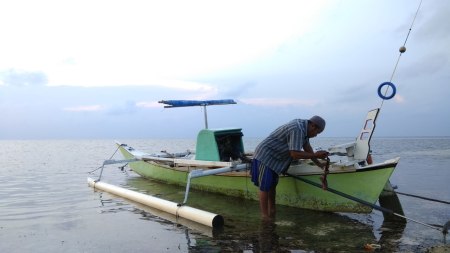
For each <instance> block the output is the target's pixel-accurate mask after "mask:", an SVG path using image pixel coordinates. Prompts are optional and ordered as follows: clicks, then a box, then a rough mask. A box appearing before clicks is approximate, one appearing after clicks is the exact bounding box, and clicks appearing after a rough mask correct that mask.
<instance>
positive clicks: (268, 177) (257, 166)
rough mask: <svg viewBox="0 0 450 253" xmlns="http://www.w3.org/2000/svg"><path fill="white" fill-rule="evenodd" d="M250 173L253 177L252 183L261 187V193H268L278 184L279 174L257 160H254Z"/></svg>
mask: <svg viewBox="0 0 450 253" xmlns="http://www.w3.org/2000/svg"><path fill="white" fill-rule="evenodd" d="M250 173H251V175H252V182H253V183H254V184H255V185H256V186H259V190H260V191H263V192H268V191H269V190H270V189H271V188H272V187H276V186H277V184H278V174H277V173H276V172H275V171H273V170H272V169H271V168H269V167H266V166H264V164H262V163H261V162H260V161H258V160H256V159H253V160H252V168H251V170H250Z"/></svg>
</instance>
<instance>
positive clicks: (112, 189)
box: [87, 177, 224, 227]
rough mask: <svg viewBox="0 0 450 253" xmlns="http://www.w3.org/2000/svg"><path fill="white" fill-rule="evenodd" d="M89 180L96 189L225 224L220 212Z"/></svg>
mask: <svg viewBox="0 0 450 253" xmlns="http://www.w3.org/2000/svg"><path fill="white" fill-rule="evenodd" d="M87 181H88V185H89V186H91V187H92V188H94V189H100V190H103V191H106V192H109V193H112V194H114V195H117V196H120V197H123V198H126V199H130V200H132V201H136V202H138V203H141V204H143V205H146V206H149V207H153V208H155V209H158V210H161V211H164V212H167V213H170V214H173V215H175V216H177V217H182V218H184V219H188V220H192V221H195V222H197V223H200V224H203V225H205V226H209V227H221V226H223V224H224V220H223V217H222V216H221V215H218V214H214V213H210V212H207V211H203V210H200V209H196V208H193V207H189V206H178V204H177V203H175V202H171V201H168V200H164V199H160V198H156V197H153V196H149V195H146V194H143V193H139V192H135V191H132V190H128V189H124V188H121V187H118V186H115V185H111V184H107V183H103V182H95V181H94V180H93V179H92V178H89V177H88V179H87Z"/></svg>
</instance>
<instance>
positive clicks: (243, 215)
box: [126, 177, 405, 252]
mask: <svg viewBox="0 0 450 253" xmlns="http://www.w3.org/2000/svg"><path fill="white" fill-rule="evenodd" d="M126 184H127V186H128V187H129V188H132V189H134V190H137V191H140V192H144V193H146V194H149V195H153V196H155V195H158V196H159V197H161V198H164V199H168V200H171V201H175V202H176V201H180V200H182V199H183V197H184V188H182V187H178V186H172V185H166V184H161V183H158V182H154V181H148V180H145V179H142V178H139V177H136V178H129V179H128V180H127V182H126ZM190 196H191V198H190V201H189V203H188V205H189V206H192V207H195V208H199V209H202V210H207V211H209V212H213V213H218V214H221V215H222V216H223V217H224V218H225V226H224V227H223V228H222V229H221V230H217V229H212V228H206V227H204V226H200V227H199V225H198V224H195V223H194V222H190V221H186V220H184V221H183V220H180V219H177V218H175V217H173V216H171V215H168V214H165V213H163V212H160V211H158V210H149V209H148V208H147V207H143V206H140V205H138V208H139V209H141V210H146V211H147V210H148V211H149V212H151V213H152V214H153V215H156V216H159V217H163V218H164V219H165V220H168V221H171V222H173V223H175V224H178V225H179V229H186V231H185V233H186V244H187V245H188V248H189V251H190V252H219V251H220V252H237V251H239V252H310V251H314V252H360V251H363V250H364V245H365V244H368V243H377V244H380V245H382V247H383V248H384V249H386V250H389V251H391V250H392V251H395V250H396V249H398V244H399V239H400V238H401V237H402V233H403V230H404V228H405V223H404V222H398V221H396V220H393V221H390V220H386V221H385V222H384V223H383V224H382V225H381V227H380V228H379V230H380V231H381V232H380V234H381V236H379V235H378V237H380V238H379V239H377V235H376V233H374V231H376V228H374V225H373V222H372V223H371V222H365V221H364V219H362V220H361V219H360V220H358V219H353V218H351V217H348V216H346V215H341V214H336V213H326V212H317V211H310V210H302V209H298V208H291V207H284V206H279V207H278V211H277V218H276V219H275V220H274V221H271V222H269V221H262V220H261V218H260V212H259V205H258V202H257V201H250V200H244V199H240V198H234V197H229V196H222V195H218V194H212V193H205V192H199V191H195V190H193V191H192V192H191V193H190ZM147 216H148V215H147ZM359 216H362V217H364V216H366V217H369V216H368V215H363V214H361V215H359ZM154 220H156V219H154ZM367 220H370V218H367Z"/></svg>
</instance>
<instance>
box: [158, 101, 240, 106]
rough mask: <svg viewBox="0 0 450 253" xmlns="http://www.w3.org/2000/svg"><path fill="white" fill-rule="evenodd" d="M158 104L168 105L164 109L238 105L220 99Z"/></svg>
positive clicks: (162, 102)
mask: <svg viewBox="0 0 450 253" xmlns="http://www.w3.org/2000/svg"><path fill="white" fill-rule="evenodd" d="M158 103H161V104H166V106H164V108H173V107H187V106H209V105H229V104H236V102H235V101H234V100H233V99H220V100H161V101H159V102H158Z"/></svg>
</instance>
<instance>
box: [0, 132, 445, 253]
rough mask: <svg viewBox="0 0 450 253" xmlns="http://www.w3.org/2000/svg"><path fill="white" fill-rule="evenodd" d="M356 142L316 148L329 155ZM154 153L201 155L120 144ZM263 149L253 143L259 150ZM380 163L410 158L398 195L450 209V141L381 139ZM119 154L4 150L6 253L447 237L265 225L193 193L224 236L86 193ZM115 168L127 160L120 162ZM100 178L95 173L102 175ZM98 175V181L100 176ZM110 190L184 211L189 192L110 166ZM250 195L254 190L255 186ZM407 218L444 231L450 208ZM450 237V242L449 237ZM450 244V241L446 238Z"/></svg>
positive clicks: (309, 216)
mask: <svg viewBox="0 0 450 253" xmlns="http://www.w3.org/2000/svg"><path fill="white" fill-rule="evenodd" d="M351 140H352V139H337V138H316V139H314V143H313V146H316V147H317V146H322V147H324V148H325V147H328V146H330V145H333V144H342V143H345V142H349V141H351ZM121 141H122V142H124V143H127V144H129V145H131V146H133V147H135V148H138V149H142V150H144V151H148V152H156V151H160V150H167V151H169V152H177V151H184V150H187V149H191V150H194V147H195V144H194V141H193V140H121ZM257 143H258V140H245V146H246V149H247V150H252V149H253V148H254V147H255V145H256V144H257ZM372 148H373V150H374V151H373V157H374V160H375V161H383V160H385V159H389V158H393V157H397V156H398V157H401V160H400V163H399V165H398V167H397V170H396V171H395V172H394V174H393V176H392V178H391V182H392V184H393V185H396V186H397V187H398V189H397V190H398V191H401V192H405V193H411V194H416V195H421V196H427V197H431V198H437V199H440V200H445V201H450V138H448V137H447V138H445V137H439V138H438V137H436V138H377V139H374V140H373V142H372ZM115 151H116V146H115V144H114V141H113V140H45V141H44V140H42V141H35V140H33V141H22V140H21V141H9V140H3V141H0V157H1V159H0V252H2V253H3V252H36V253H38V252H67V253H68V252H364V249H363V246H364V245H365V244H366V243H376V244H380V245H381V247H382V249H381V251H379V252H425V251H426V249H427V248H428V247H431V246H436V245H442V244H444V243H445V239H444V237H443V234H442V233H441V232H440V231H437V230H434V229H430V228H427V227H425V226H423V225H420V224H416V223H413V222H408V223H406V225H402V223H396V222H385V221H384V220H383V215H382V214H381V213H380V212H378V211H374V212H372V213H371V214H337V213H324V212H314V211H308V210H300V209H295V208H288V207H281V206H280V207H279V208H278V210H277V211H278V213H277V219H276V222H275V223H274V224H269V225H268V224H264V223H261V221H260V217H259V209H258V202H256V201H249V200H242V199H236V198H230V197H225V196H221V195H216V194H208V193H202V192H197V191H193V192H191V193H190V197H189V205H191V206H194V207H197V208H200V209H204V210H207V211H210V212H214V213H218V214H221V215H223V216H224V218H225V226H224V227H223V228H222V229H220V230H212V229H211V228H206V227H202V226H200V225H197V224H192V223H189V222H185V221H184V222H177V221H176V219H175V218H174V217H171V216H170V215H166V214H164V213H160V212H157V211H155V210H151V209H149V208H146V207H143V206H140V205H138V204H135V203H132V202H130V201H127V200H124V199H121V198H119V197H115V196H112V195H110V194H108V193H102V192H98V191H94V190H93V189H92V188H90V187H88V186H87V183H86V178H87V177H88V176H90V177H94V178H95V174H94V175H90V174H88V172H90V171H93V170H95V169H96V168H98V167H99V166H100V165H101V164H102V162H103V160H105V159H108V158H110V157H111V155H112V154H113V153H114V152H115ZM114 158H115V159H122V157H121V155H120V154H116V155H115V156H114ZM97 172H98V171H96V172H95V173H97ZM97 175H98V174H97ZM103 181H105V182H108V183H111V184H115V185H120V186H122V187H126V188H130V189H134V190H136V191H140V192H145V193H148V194H150V195H155V196H158V197H161V198H165V199H170V200H173V201H176V202H180V201H181V200H182V199H183V194H184V188H182V187H174V186H168V185H164V184H160V183H157V182H152V181H148V180H144V179H142V178H140V177H138V176H136V175H135V174H133V172H131V171H129V169H128V168H127V167H125V170H123V171H122V170H120V169H119V168H118V165H110V166H107V167H106V169H105V171H104V176H103ZM248 187H254V186H252V185H249V186H248ZM399 198H400V200H401V203H402V206H403V209H404V212H405V215H406V216H407V217H409V218H413V219H415V220H418V221H421V222H425V223H430V224H438V225H443V224H444V223H445V222H447V221H448V220H450V205H448V204H442V203H436V202H430V201H426V200H421V199H417V198H411V197H407V196H399ZM448 237H450V236H448ZM447 241H450V238H447Z"/></svg>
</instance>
